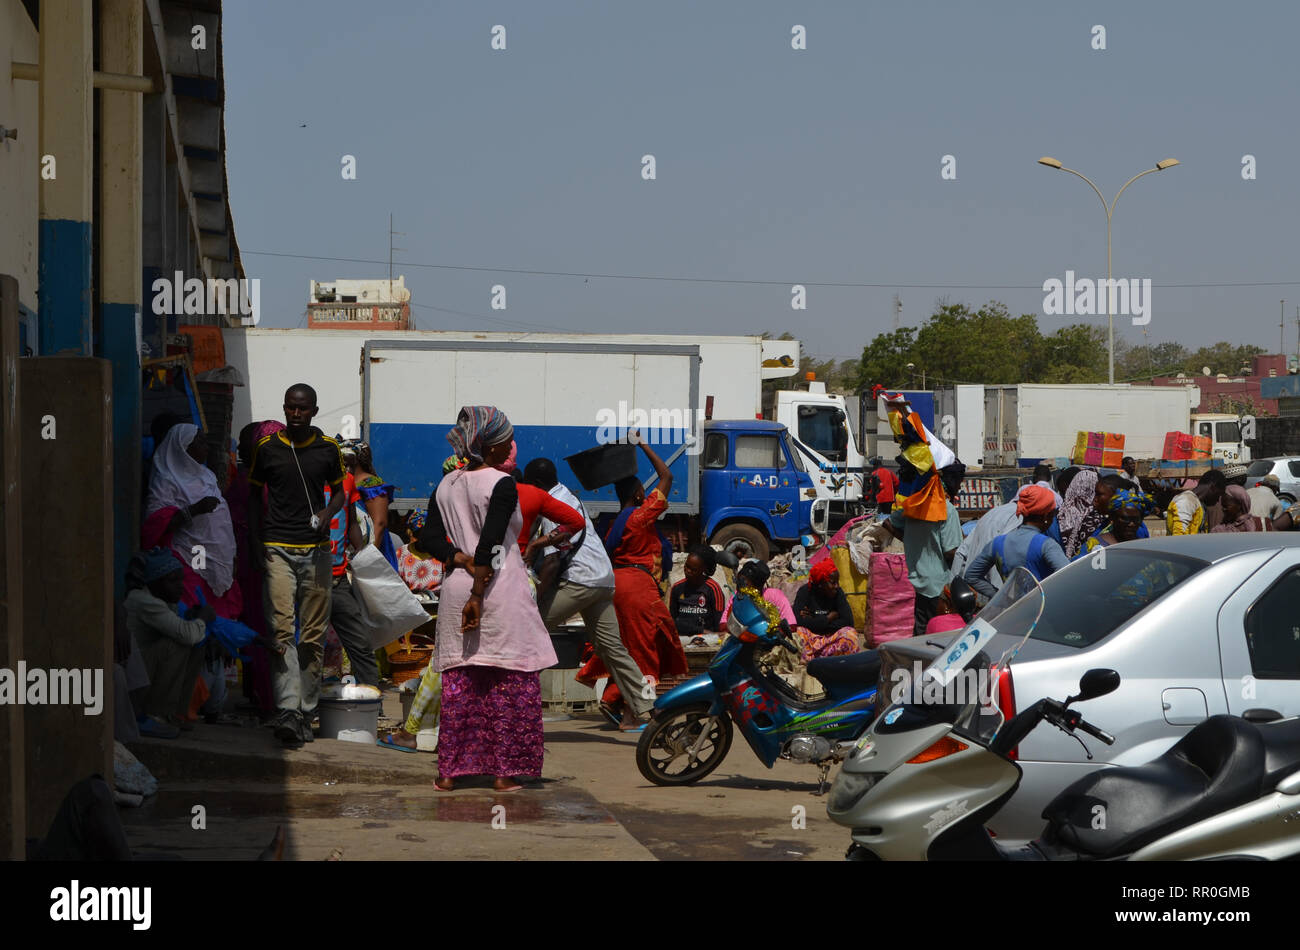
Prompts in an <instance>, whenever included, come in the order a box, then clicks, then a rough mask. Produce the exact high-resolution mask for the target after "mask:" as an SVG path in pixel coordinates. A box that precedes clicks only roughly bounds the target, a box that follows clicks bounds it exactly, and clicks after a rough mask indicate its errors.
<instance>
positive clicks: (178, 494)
mask: <svg viewBox="0 0 1300 950" xmlns="http://www.w3.org/2000/svg"><path fill="white" fill-rule="evenodd" d="M207 458H208V443H207V441H206V439H205V438H204V436H203V433H202V432H201V431H200V430H199V427H198V426H196V425H194V424H193V423H190V422H182V423H180V424H178V425H176V426H173V427H172V428H171V429H170V430H169V431H168V432H167V435H166V436H165V437H164V438H163V441H162V445H160V446H159V447H158V451H157V452H155V453H154V458H153V472H152V474H151V475H150V476H149V497H148V501H147V503H146V505H145V519H144V524H143V525H142V526H141V530H140V534H141V539H140V542H141V545H142V547H144V548H146V549H148V548H153V547H166V548H170V549H171V551H172V552H173V553H174V554H175V555H176V558H177V560H178V561H180V565H181V569H182V571H183V572H184V575H185V593H184V596H183V598H182V600H183V602H184V603H185V604H186V605H187V606H193V605H195V604H197V603H199V602H200V601H203V602H206V603H207V604H209V605H210V606H211V607H212V609H213V610H215V611H216V612H217V614H218V616H221V617H229V618H231V619H237V618H238V617H239V615H240V612H241V611H242V610H243V606H244V599H243V594H242V591H241V589H240V586H239V583H238V582H237V581H236V580H235V554H236V545H235V528H234V524H233V522H232V521H231V517H230V506H229V505H228V504H227V503H226V500H225V499H224V498H223V497H222V495H221V489H220V487H218V485H217V476H216V474H215V473H213V471H212V469H210V468H208V466H207V465H206V464H204V463H205V462H206V461H207Z"/></svg>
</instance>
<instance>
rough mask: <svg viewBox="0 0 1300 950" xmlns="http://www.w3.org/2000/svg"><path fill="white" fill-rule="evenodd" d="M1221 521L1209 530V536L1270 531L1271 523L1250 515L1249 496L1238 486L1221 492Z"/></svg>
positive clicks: (1230, 486) (1229, 487)
mask: <svg viewBox="0 0 1300 950" xmlns="http://www.w3.org/2000/svg"><path fill="white" fill-rule="evenodd" d="M1220 504H1222V505H1223V521H1222V522H1220V523H1219V524H1217V525H1215V526H1214V527H1213V528H1211V529H1210V533H1211V534H1229V533H1234V532H1237V531H1272V530H1273V522H1272V521H1270V520H1269V519H1268V518H1257V517H1255V516H1254V515H1252V514H1251V513H1250V494H1249V493H1248V492H1247V491H1246V489H1244V488H1242V487H1241V486H1240V485H1229V486H1228V487H1227V488H1226V489H1224V491H1223V499H1222V501H1221V502H1220Z"/></svg>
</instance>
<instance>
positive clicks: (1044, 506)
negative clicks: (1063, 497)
mask: <svg viewBox="0 0 1300 950" xmlns="http://www.w3.org/2000/svg"><path fill="white" fill-rule="evenodd" d="M1055 507H1056V496H1055V495H1053V494H1052V490H1051V489H1050V488H1044V487H1043V486H1042V485H1026V486H1025V487H1024V488H1022V489H1020V494H1019V495H1018V496H1016V514H1018V515H1045V514H1047V513H1048V512H1049V511H1051V510H1052V509H1054V508H1055Z"/></svg>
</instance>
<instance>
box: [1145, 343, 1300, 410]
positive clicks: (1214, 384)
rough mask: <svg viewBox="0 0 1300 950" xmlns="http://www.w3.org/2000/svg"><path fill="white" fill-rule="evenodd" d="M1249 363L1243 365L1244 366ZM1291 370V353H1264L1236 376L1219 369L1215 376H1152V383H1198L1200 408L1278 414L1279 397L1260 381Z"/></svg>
mask: <svg viewBox="0 0 1300 950" xmlns="http://www.w3.org/2000/svg"><path fill="white" fill-rule="evenodd" d="M1245 368H1246V367H1242V369H1245ZM1287 372H1288V357H1286V356H1284V355H1278V354H1276V353H1273V354H1262V355H1260V356H1253V357H1251V360H1250V367H1249V372H1245V373H1240V374H1238V375H1236V376H1228V375H1227V374H1226V373H1222V372H1220V373H1218V374H1216V375H1214V376H1185V375H1179V376H1157V377H1156V378H1155V379H1153V380H1151V385H1153V386H1188V385H1191V386H1199V387H1200V390H1201V403H1200V405H1199V406H1198V407H1197V409H1196V411H1197V412H1233V411H1241V412H1252V411H1253V412H1254V413H1256V414H1261V415H1272V416H1275V415H1277V411H1278V405H1277V398H1276V397H1270V396H1269V395H1268V393H1265V392H1261V388H1260V386H1261V383H1262V382H1264V381H1265V380H1269V379H1276V378H1278V377H1285V376H1286V375H1287Z"/></svg>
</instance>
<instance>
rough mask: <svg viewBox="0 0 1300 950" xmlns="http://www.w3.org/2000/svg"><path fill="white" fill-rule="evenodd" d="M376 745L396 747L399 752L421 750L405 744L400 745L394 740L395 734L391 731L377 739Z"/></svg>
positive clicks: (389, 747) (388, 747) (387, 747)
mask: <svg viewBox="0 0 1300 950" xmlns="http://www.w3.org/2000/svg"><path fill="white" fill-rule="evenodd" d="M375 745H381V746H383V747H384V748H386V749H396V750H397V751H398V752H419V751H420V750H419V749H411V748H408V747H407V746H404V745H398V744H397V743H396V742H394V741H393V734H392V733H391V732H390V733H389V734H388V735H386V736H384V737H383V738H382V739H379V740H378V741H376V742H375Z"/></svg>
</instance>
